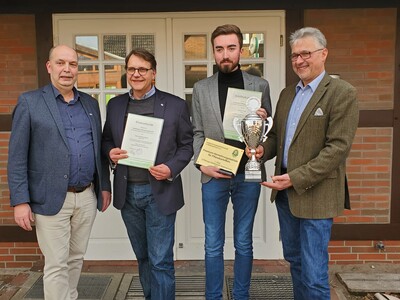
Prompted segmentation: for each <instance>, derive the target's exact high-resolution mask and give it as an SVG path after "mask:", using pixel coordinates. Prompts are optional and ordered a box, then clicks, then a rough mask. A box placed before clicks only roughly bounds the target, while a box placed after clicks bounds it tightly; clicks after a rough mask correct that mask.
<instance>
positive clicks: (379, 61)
mask: <svg viewBox="0 0 400 300" xmlns="http://www.w3.org/2000/svg"><path fill="white" fill-rule="evenodd" d="M304 23H305V25H306V26H312V27H317V28H319V29H320V30H321V31H322V32H323V33H324V35H325V37H326V39H327V41H328V50H329V54H328V59H327V62H326V70H327V72H328V73H330V74H332V73H334V74H339V75H340V77H341V78H342V79H344V80H346V81H348V82H350V83H351V84H352V85H354V86H355V87H356V88H357V91H358V99H359V101H360V103H359V104H360V109H361V110H371V109H372V110H373V109H393V93H394V89H393V84H394V66H395V65H394V54H395V53H394V50H395V42H396V9H394V8H382V9H377V8H373V9H333V10H332V9H328V10H324V9H318V10H306V11H305V16H304Z"/></svg>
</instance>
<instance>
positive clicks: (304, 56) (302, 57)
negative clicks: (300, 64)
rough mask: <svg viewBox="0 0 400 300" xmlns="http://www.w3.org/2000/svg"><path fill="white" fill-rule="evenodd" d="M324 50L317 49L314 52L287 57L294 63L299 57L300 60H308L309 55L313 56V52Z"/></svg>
mask: <svg viewBox="0 0 400 300" xmlns="http://www.w3.org/2000/svg"><path fill="white" fill-rule="evenodd" d="M324 49H325V48H321V49H317V50H314V51H302V52H300V53H292V54H290V55H289V59H290V60H291V61H296V60H297V58H298V57H299V56H300V57H301V59H309V58H310V57H311V54H313V53H314V52H317V51H321V50H324Z"/></svg>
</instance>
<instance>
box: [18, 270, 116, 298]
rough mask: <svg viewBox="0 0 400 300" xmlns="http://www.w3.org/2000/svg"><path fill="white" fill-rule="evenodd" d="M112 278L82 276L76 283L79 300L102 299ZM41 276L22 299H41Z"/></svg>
mask: <svg viewBox="0 0 400 300" xmlns="http://www.w3.org/2000/svg"><path fill="white" fill-rule="evenodd" d="M111 277H112V276H106V275H95V274H93V275H91V274H82V275H81V277H80V278H79V283H78V294H79V299H86V300H88V299H90V300H98V299H103V296H104V294H105V291H106V290H107V288H108V286H109V284H110V282H111ZM43 298H44V295H43V275H42V276H40V277H39V279H38V280H37V281H36V282H35V284H34V285H33V286H32V287H31V288H30V289H29V291H28V292H27V293H26V295H25V296H24V298H23V299H32V300H33V299H43Z"/></svg>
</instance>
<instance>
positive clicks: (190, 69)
mask: <svg viewBox="0 0 400 300" xmlns="http://www.w3.org/2000/svg"><path fill="white" fill-rule="evenodd" d="M206 77H207V66H206V65H186V66H185V88H193V85H194V84H195V83H196V82H197V81H199V80H201V79H204V78H206Z"/></svg>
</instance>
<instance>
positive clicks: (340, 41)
mask: <svg viewBox="0 0 400 300" xmlns="http://www.w3.org/2000/svg"><path fill="white" fill-rule="evenodd" d="M305 24H306V25H307V26H315V27H318V28H320V29H321V30H322V31H323V32H324V33H325V35H326V37H327V39H328V48H329V57H328V61H327V71H328V72H329V73H331V74H333V73H337V74H340V76H341V78H343V79H344V80H347V81H349V82H350V83H352V84H353V85H354V86H355V87H356V88H357V90H358V98H359V101H360V109H392V108H393V100H392V99H393V84H394V78H393V77H394V76H393V65H394V43H395V34H396V33H395V29H396V9H376V8H374V9H343V10H306V11H305ZM34 28H35V20H34V17H33V16H31V15H1V18H0V71H1V72H0V74H2V75H0V113H11V111H12V109H13V107H14V105H15V103H16V100H17V97H18V95H19V94H20V93H21V92H23V91H26V90H31V89H34V88H36V87H37V84H36V80H37V71H36V68H37V66H36V53H35V51H36V49H35V32H34ZM8 139H9V133H4V132H3V133H1V132H0V225H2V224H14V221H13V217H12V210H11V208H10V207H9V192H8V187H7V176H6V161H7V151H8V148H7V147H8ZM392 139H393V136H392V130H391V128H359V129H358V131H357V135H356V139H355V142H354V144H353V147H352V151H351V153H350V157H349V159H348V171H349V172H348V176H349V184H350V192H351V198H352V206H353V210H352V211H348V212H346V214H345V215H344V216H342V217H339V218H336V219H335V221H336V222H344V223H360V222H361V223H362V222H367V223H387V222H389V220H388V217H389V208H390V184H391V183H390V178H391V177H390V176H391V175H390V172H391V155H392V153H391V149H392ZM378 242H379V241H332V242H331V243H330V247H329V258H330V263H331V264H350V263H351V264H354V263H360V264H361V263H365V262H387V263H400V241H383V243H384V245H385V249H384V250H378V249H376V248H375V245H376V244H377V243H378ZM39 260H43V256H42V254H41V252H40V250H39V248H38V245H37V243H0V268H17V267H24V268H30V267H32V266H33V264H34V263H35V262H36V261H39Z"/></svg>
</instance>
